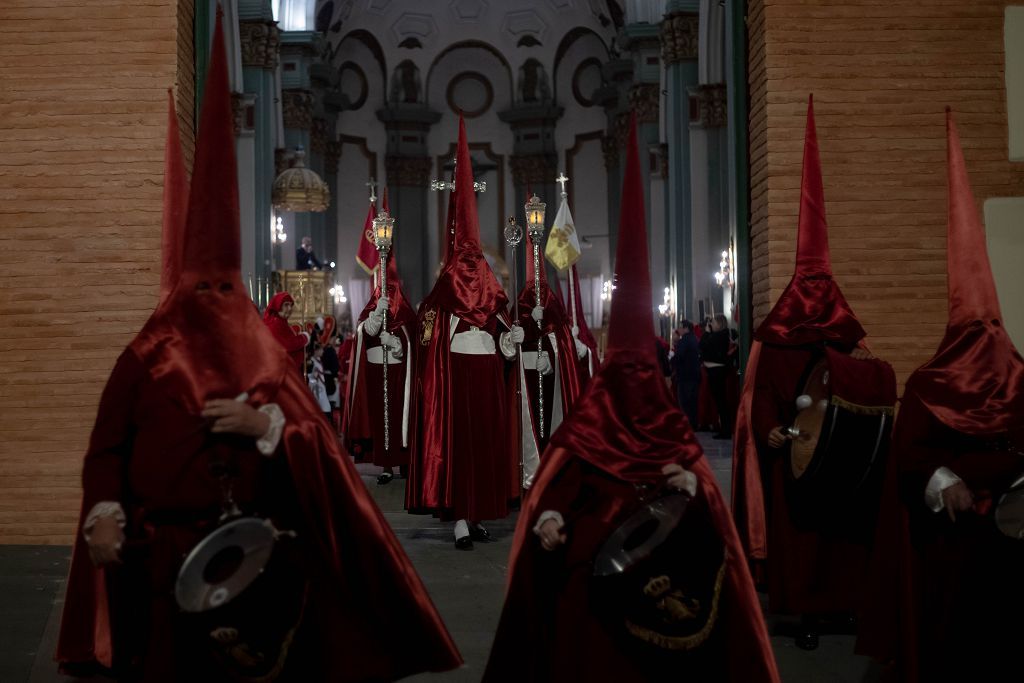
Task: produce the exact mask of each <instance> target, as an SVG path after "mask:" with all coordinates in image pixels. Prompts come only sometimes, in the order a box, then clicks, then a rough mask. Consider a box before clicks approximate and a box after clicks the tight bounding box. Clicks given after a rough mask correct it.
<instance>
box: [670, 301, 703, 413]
mask: <svg viewBox="0 0 1024 683" xmlns="http://www.w3.org/2000/svg"><path fill="white" fill-rule="evenodd" d="M679 328H680V331H681V332H682V335H681V336H680V338H679V340H678V341H676V347H675V353H674V355H673V356H672V375H673V377H674V378H675V381H676V398H677V400H678V401H679V407H680V408H682V409H683V412H684V413H686V417H687V419H689V420H690V424H691V425H692V426H693V427H694V429H696V427H697V397H698V392H699V390H700V345H699V344H698V342H697V335H695V334H694V333H693V323H691V322H690V321H689V320H684V321H683V322H682V323H680V325H679Z"/></svg>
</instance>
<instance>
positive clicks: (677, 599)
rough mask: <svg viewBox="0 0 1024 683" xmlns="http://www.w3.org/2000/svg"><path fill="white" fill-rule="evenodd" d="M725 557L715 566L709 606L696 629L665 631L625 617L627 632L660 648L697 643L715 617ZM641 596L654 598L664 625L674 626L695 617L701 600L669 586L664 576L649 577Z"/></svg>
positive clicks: (690, 646)
mask: <svg viewBox="0 0 1024 683" xmlns="http://www.w3.org/2000/svg"><path fill="white" fill-rule="evenodd" d="M725 568H726V559H725V558H723V559H722V564H721V566H720V567H719V568H718V574H717V575H716V576H715V587H714V590H713V592H712V594H711V606H710V609H708V615H707V621H705V622H704V624H703V625H702V626H701V627H700V630H698V631H697V632H696V633H691V634H688V635H679V636H673V635H666V634H664V633H660V632H659V631H657V630H655V629H653V628H650V627H648V626H642V625H640V624H637V623H636V622H634V621H633V620H631V619H626V624H625V625H626V630H627V631H629V633H630V635H632V636H633V637H635V638H639V639H640V640H643V641H644V642H647V643H650V644H651V645H654V646H655V647H660V648H662V649H664V650H693V649H696V648H698V647H700V646H701V645H702V644H703V643H704V642H705V641H706V640H707V639H708V637H709V636H710V635H711V631H712V630H713V629H714V626H715V622H716V621H717V620H718V602H719V598H720V597H721V594H722V583H723V582H724V581H725ZM643 595H644V597H643V598H642V599H644V600H655V601H656V602H655V603H654V607H655V609H656V610H657V611H658V612H659V613H660V614H661V616H662V621H663V623H664V625H665V626H667V627H669V626H678V625H679V624H681V623H683V622H685V621H688V620H692V619H696V618H698V616H699V612H700V609H701V604H700V601H699V600H696V599H694V598H689V597H687V596H686V594H685V593H683V592H682V591H681V590H679V589H677V588H676V589H674V588H673V587H672V580H671V579H670V578H669V577H668V576H664V575H662V576H656V577H652V578H651V579H650V580H649V581H648V582H647V584H646V585H645V586H644V588H643Z"/></svg>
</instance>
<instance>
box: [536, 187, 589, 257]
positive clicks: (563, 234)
mask: <svg viewBox="0 0 1024 683" xmlns="http://www.w3.org/2000/svg"><path fill="white" fill-rule="evenodd" d="M580 251H581V247H580V240H579V236H578V235H577V234H576V225H575V224H574V223H573V222H572V214H571V213H569V203H568V202H566V201H565V195H564V194H563V195H562V204H561V206H559V207H558V215H556V216H555V223H554V225H552V226H551V234H549V235H548V244H547V247H546V248H545V249H544V256H545V257H546V258H547V260H548V261H549V262H550V263H552V264H554V266H555V268H558V270H565V269H566V268H568V267H570V266H571V265H572V264H574V263H576V261H577V260H578V259H579V257H580Z"/></svg>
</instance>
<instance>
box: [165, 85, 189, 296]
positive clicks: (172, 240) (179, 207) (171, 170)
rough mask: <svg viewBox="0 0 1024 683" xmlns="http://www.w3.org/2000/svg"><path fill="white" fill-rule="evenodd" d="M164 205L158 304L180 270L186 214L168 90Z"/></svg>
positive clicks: (184, 179) (185, 180) (178, 143)
mask: <svg viewBox="0 0 1024 683" xmlns="http://www.w3.org/2000/svg"><path fill="white" fill-rule="evenodd" d="M163 204H164V212H163V224H162V227H161V233H160V256H161V267H160V303H163V302H164V301H166V300H167V297H168V296H169V295H170V293H171V290H172V289H174V284H175V282H176V281H177V279H178V275H179V274H180V273H181V258H182V251H183V242H184V239H185V234H184V233H185V218H186V217H187V215H188V177H187V175H186V174H185V161H184V159H183V158H182V154H181V134H180V133H179V132H178V112H177V111H176V110H175V107H174V93H173V92H172V91H171V90H170V89H168V90H167V142H166V143H165V145H164V198H163Z"/></svg>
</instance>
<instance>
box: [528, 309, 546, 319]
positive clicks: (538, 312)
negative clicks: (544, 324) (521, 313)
mask: <svg viewBox="0 0 1024 683" xmlns="http://www.w3.org/2000/svg"><path fill="white" fill-rule="evenodd" d="M530 317H531V318H533V319H534V321H536V322H541V321H542V320H544V307H543V306H534V307H533V310H532V311H531V312H530Z"/></svg>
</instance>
